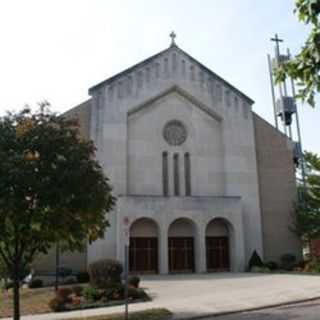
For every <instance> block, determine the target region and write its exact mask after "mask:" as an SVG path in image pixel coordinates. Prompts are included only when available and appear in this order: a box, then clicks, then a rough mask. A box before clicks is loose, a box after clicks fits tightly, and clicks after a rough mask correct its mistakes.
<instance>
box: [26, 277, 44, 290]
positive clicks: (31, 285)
mask: <svg viewBox="0 0 320 320" xmlns="http://www.w3.org/2000/svg"><path fill="white" fill-rule="evenodd" d="M28 287H29V288H30V289H36V288H42V287H43V281H42V280H41V279H32V280H31V281H30V283H29V284H28Z"/></svg>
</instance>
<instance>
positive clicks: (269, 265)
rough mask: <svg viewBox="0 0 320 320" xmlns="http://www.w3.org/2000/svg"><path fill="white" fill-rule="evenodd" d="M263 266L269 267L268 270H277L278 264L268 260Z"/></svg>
mask: <svg viewBox="0 0 320 320" xmlns="http://www.w3.org/2000/svg"><path fill="white" fill-rule="evenodd" d="M265 267H267V268H269V269H270V270H272V271H273V270H277V269H279V265H278V264H277V263H276V262H274V261H268V262H266V263H265Z"/></svg>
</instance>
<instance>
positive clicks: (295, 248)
mask: <svg viewBox="0 0 320 320" xmlns="http://www.w3.org/2000/svg"><path fill="white" fill-rule="evenodd" d="M254 125H255V137H256V145H257V163H258V173H259V188H260V203H261V209H262V226H263V243H264V256H265V260H266V261H277V262H279V260H280V257H281V255H283V254H286V253H290V254H294V255H296V257H297V258H298V259H299V258H301V255H302V244H301V242H300V240H299V239H298V237H297V236H296V235H295V234H294V233H293V232H292V231H291V230H290V226H292V224H293V219H294V202H295V201H296V183H295V168H294V163H293V152H292V145H291V143H290V141H289V140H288V139H287V138H286V137H285V136H284V135H283V134H282V133H280V132H279V131H277V130H275V128H274V127H272V126H271V125H270V124H269V123H267V122H266V121H265V120H263V119H262V118H260V117H259V116H257V115H254Z"/></svg>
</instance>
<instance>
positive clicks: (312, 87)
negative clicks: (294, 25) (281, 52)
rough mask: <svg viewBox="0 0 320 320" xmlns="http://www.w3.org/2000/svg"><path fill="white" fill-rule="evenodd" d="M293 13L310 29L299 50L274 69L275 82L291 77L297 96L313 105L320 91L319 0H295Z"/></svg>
mask: <svg viewBox="0 0 320 320" xmlns="http://www.w3.org/2000/svg"><path fill="white" fill-rule="evenodd" d="M295 13H296V14H297V16H298V19H299V21H301V22H303V23H304V24H306V25H308V26H310V27H311V30H310V33H309V35H308V37H307V39H306V41H305V43H304V45H303V47H302V49H301V50H300V52H299V53H298V54H297V55H296V56H295V57H293V58H292V59H291V60H289V61H288V62H286V63H283V64H281V65H280V66H279V67H278V69H277V70H275V75H276V82H277V83H279V82H283V81H285V79H286V78H287V77H291V78H292V79H293V80H294V81H296V82H297V84H298V93H297V98H299V99H301V100H302V101H303V102H304V101H306V102H307V103H309V104H310V105H311V106H313V107H314V106H315V94H316V92H320V22H319V14H320V0H296V8H295Z"/></svg>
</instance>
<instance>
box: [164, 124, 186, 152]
mask: <svg viewBox="0 0 320 320" xmlns="http://www.w3.org/2000/svg"><path fill="white" fill-rule="evenodd" d="M163 138H164V139H165V140H166V141H167V143H168V144H169V145H171V146H180V145H181V144H183V143H184V142H185V141H186V139H187V129H186V127H185V126H184V124H183V123H182V122H181V121H178V120H171V121H169V122H168V123H167V124H166V125H165V126H164V128H163Z"/></svg>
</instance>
